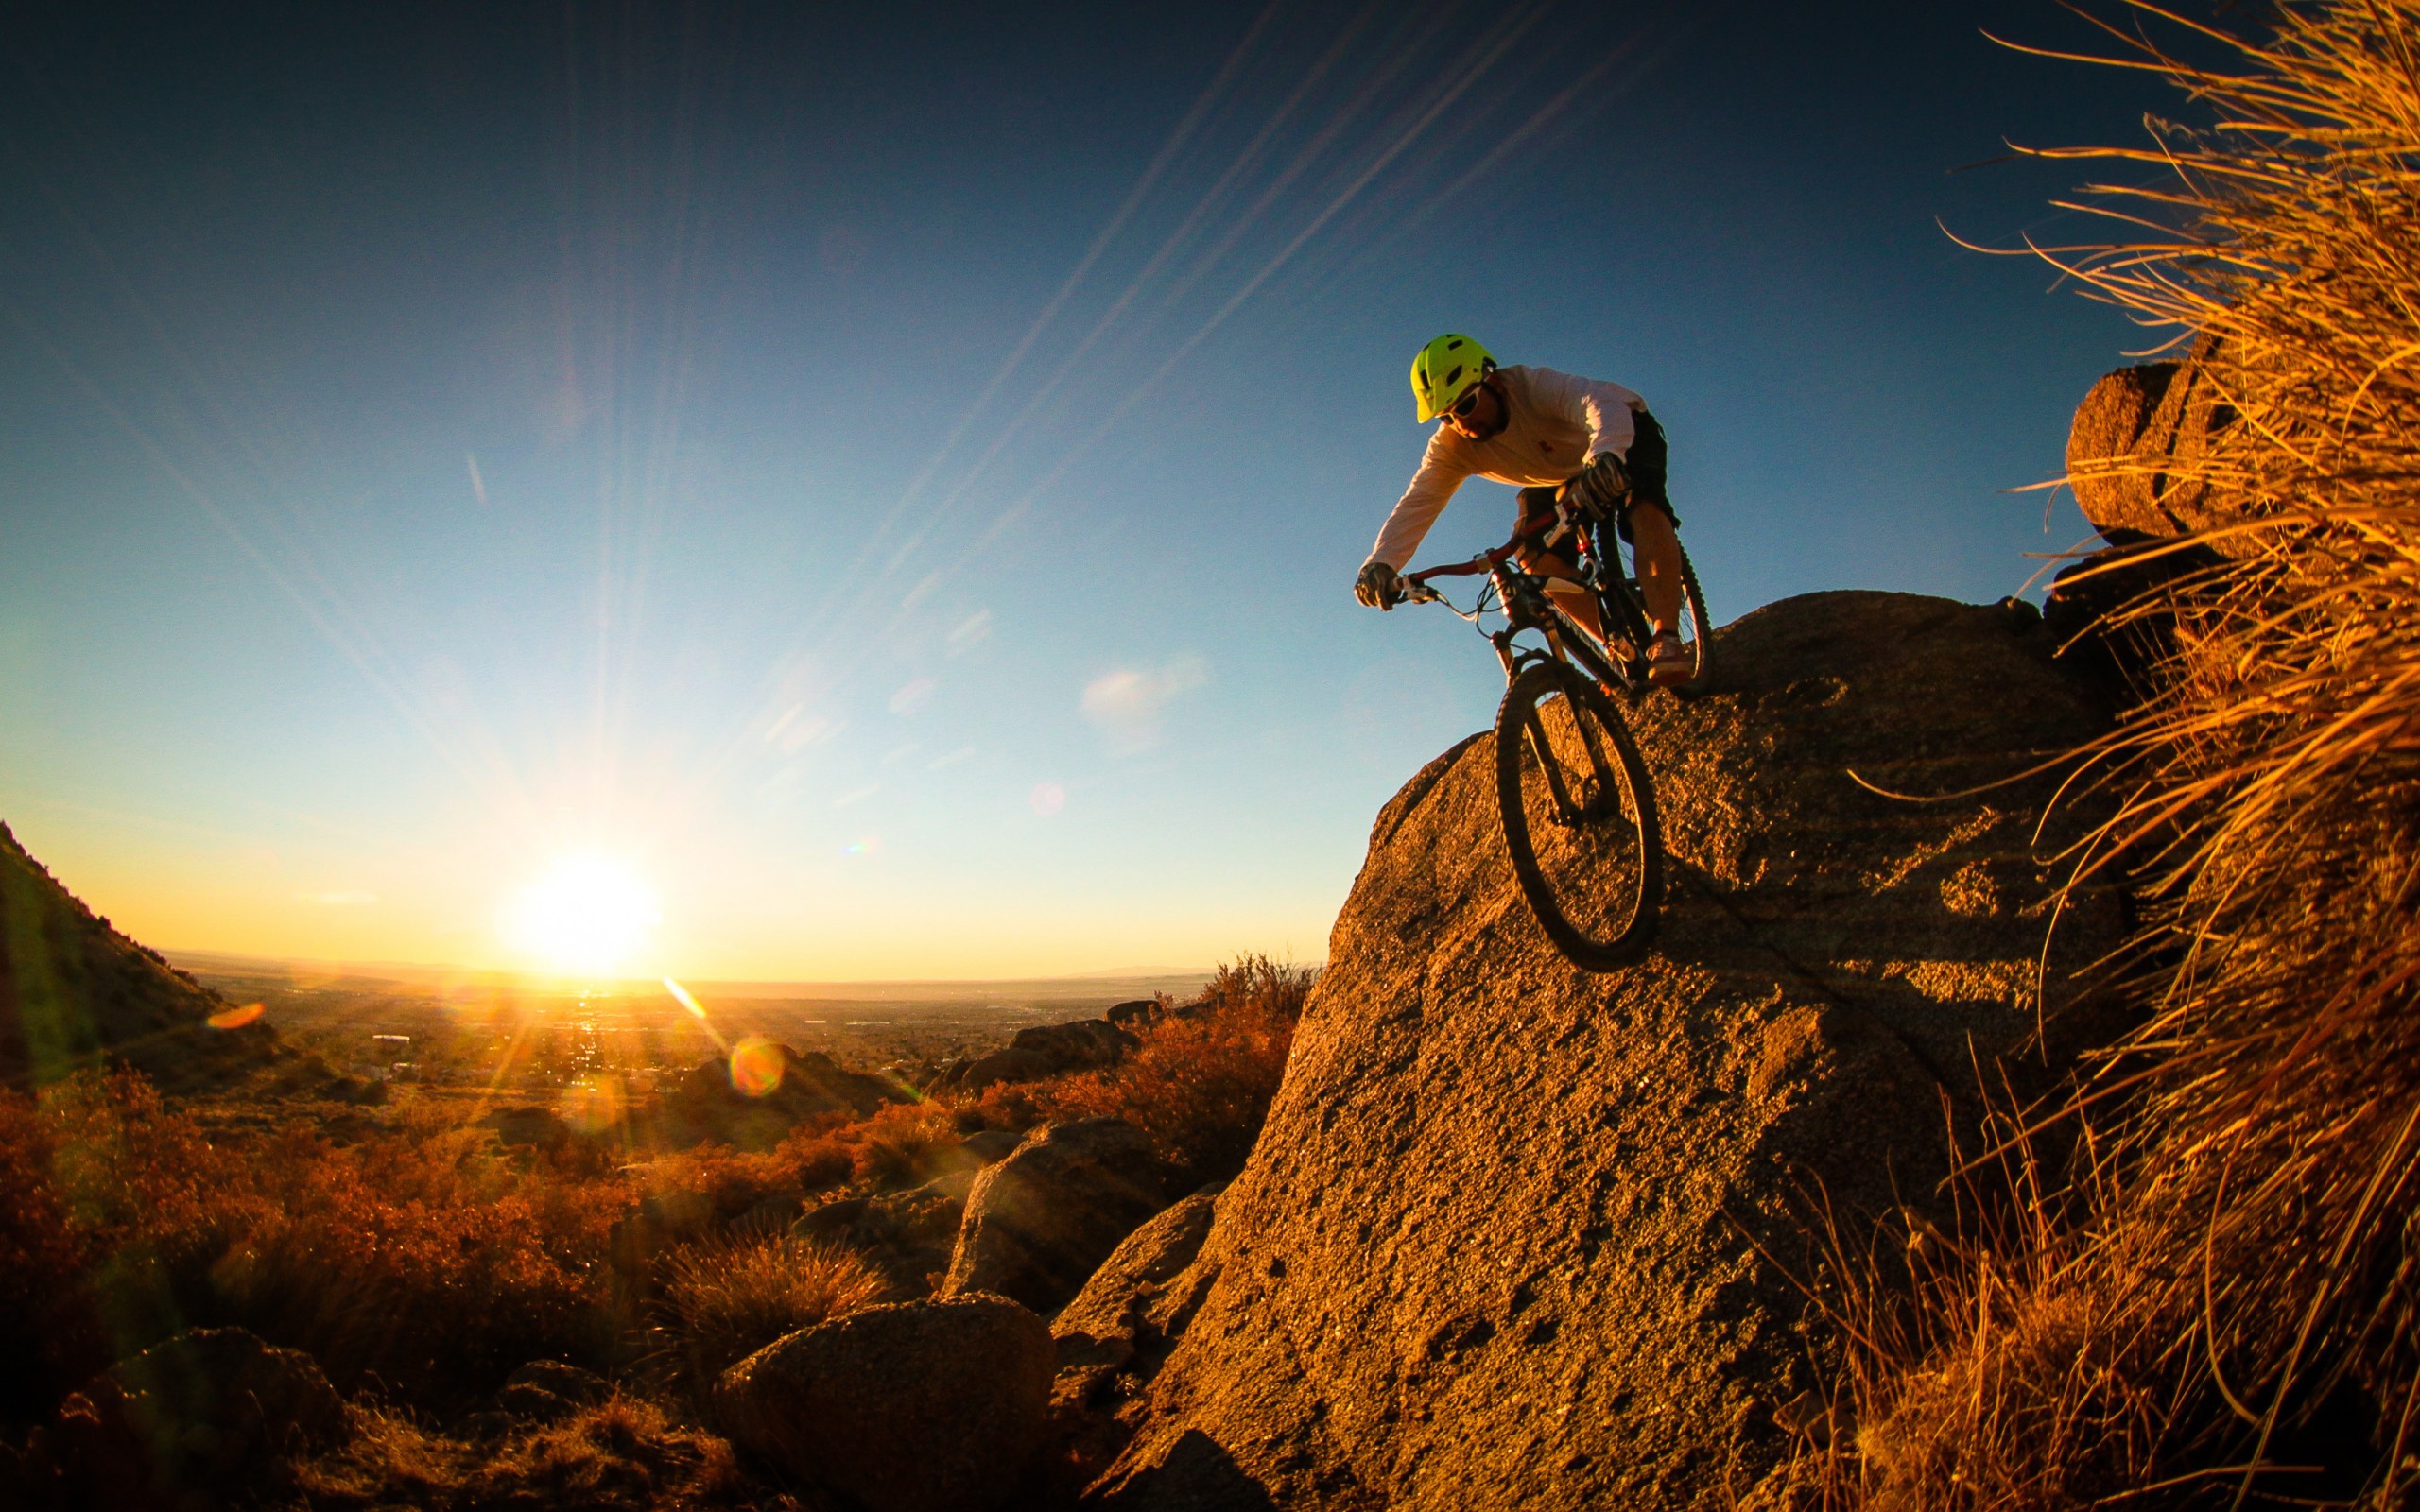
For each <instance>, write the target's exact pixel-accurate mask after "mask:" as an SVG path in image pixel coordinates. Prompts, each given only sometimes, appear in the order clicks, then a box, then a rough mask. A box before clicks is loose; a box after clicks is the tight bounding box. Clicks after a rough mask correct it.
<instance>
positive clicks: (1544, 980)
mask: <svg viewBox="0 0 2420 1512" xmlns="http://www.w3.org/2000/svg"><path fill="white" fill-rule="evenodd" d="M1715 649H1716V665H1717V667H1718V669H1719V670H1718V675H1717V676H1718V681H1717V685H1716V688H1715V690H1714V691H1713V692H1712V693H1711V694H1709V695H1708V696H1705V697H1703V698H1701V699H1698V700H1695V701H1692V702H1688V703H1683V702H1680V701H1678V700H1675V699H1673V698H1670V697H1668V696H1661V695H1657V696H1651V697H1649V698H1648V699H1646V700H1644V701H1642V702H1639V703H1636V704H1634V705H1631V706H1630V713H1631V719H1632V723H1633V726H1634V729H1635V730H1636V731H1637V732H1638V734H1639V737H1640V742H1641V746H1642V747H1643V749H1644V751H1645V754H1646V757H1647V761H1648V765H1649V768H1650V771H1651V774H1652V777H1653V780H1654V782H1655V784H1656V792H1657V798H1658V801H1659V802H1660V804H1661V805H1662V813H1663V826H1664V841H1665V846H1666V848H1667V851H1668V854H1669V857H1670V868H1669V869H1670V872H1671V873H1672V884H1671V886H1670V889H1669V896H1668V900H1667V902H1666V907H1665V913H1664V917H1663V923H1662V930H1661V934H1660V936H1659V938H1658V940H1657V942H1656V945H1655V946H1654V948H1653V949H1652V950H1651V952H1650V953H1649V954H1647V955H1646V957H1645V958H1643V959H1642V960H1641V961H1639V962H1638V963H1637V964H1636V965H1634V966H1633V967H1630V968H1628V969H1626V970H1623V971H1616V972H1611V973H1605V974H1593V973H1589V972H1585V971H1580V970H1578V969H1576V968H1574V967H1573V966H1571V965H1570V964H1569V963H1568V962H1566V961H1565V960H1564V959H1563V957H1562V956H1561V955H1560V954H1557V953H1556V951H1555V950H1554V948H1553V947H1552V946H1551V945H1550V944H1549V943H1548V941H1547V939H1546V937H1545V936H1544V934H1543V933H1542V932H1541V931H1540V929H1539V928H1538V925H1537V923H1536V920H1535V919H1533V918H1532V917H1531V915H1530V911H1529V909H1528V906H1527V904H1526V903H1525V902H1524V901H1523V899H1522V897H1521V894H1520V892H1519V890H1518V888H1517V885H1516V884H1515V882H1514V879H1513V872H1512V868H1511V866H1510V864H1509V862H1508V861H1507V860H1506V858H1505V852H1504V845H1503V841H1502V838H1501V833H1500V829H1499V823H1498V819H1497V816H1496V809H1495V787H1494V751H1493V748H1492V743H1491V738H1490V737H1488V736H1485V735H1481V736H1478V737H1474V738H1473V739H1472V740H1470V741H1467V742H1465V743H1463V744H1462V745H1461V746H1459V747H1455V748H1454V749H1452V750H1450V751H1448V752H1447V753H1445V754H1444V755H1443V756H1442V757H1440V758H1439V759H1438V760H1437V761H1435V762H1433V763H1431V764H1430V765H1429V766H1428V767H1427V768H1426V769H1425V770H1423V771H1422V772H1421V773H1420V774H1419V775H1418V776H1417V777H1416V778H1414V780H1413V781H1412V782H1411V783H1410V784H1409V786H1407V787H1406V788H1404V790H1403V791H1402V792H1401V793H1400V794H1399V795H1398V796H1397V797H1396V798H1395V799H1393V801H1392V802H1391V803H1390V804H1389V805H1388V806H1387V807H1386V809H1385V810H1384V811H1383V812H1382V813H1381V814H1380V816H1379V817H1378V821H1377V825H1376V828H1375V830H1374V833H1373V834H1372V837H1371V842H1370V851H1369V855H1368V859H1367V861H1366V862H1365V863H1364V865H1363V868H1362V870H1361V874H1360V877H1359V879H1358V880H1357V883H1356V884H1355V885H1354V889H1353V892H1352V894H1351V896H1350V898H1349V899H1348V901H1347V902H1346V903H1345V906H1344V909H1343V911H1342V913H1341V914H1340V916H1339V918H1338V919H1337V923H1336V927H1335V932H1334V934H1333V936H1332V937H1331V939H1330V942H1329V950H1328V966H1327V969H1326V971H1325V974H1324V975H1323V976H1322V978H1321V981H1320V983H1319V986H1318V988H1317V989H1316V991H1315V992H1314V993H1313V995H1312V997H1311V1000H1310V1003H1309V1005H1308V1006H1307V1008H1306V1010H1305V1015H1304V1018H1303V1021H1302V1025H1301V1028H1300V1030H1299V1031H1298V1033H1297V1036H1296V1039H1295V1041H1294V1050H1293V1057H1292V1059H1291V1061H1290V1063H1289V1064H1288V1068H1287V1073H1286V1080H1285V1084H1284V1086H1283V1088H1282V1089H1281V1090H1280V1091H1279V1093H1278V1096H1277V1099H1276V1103H1275V1105H1274V1107H1273V1108H1271V1113H1270V1118H1269V1122H1268V1125H1266V1127H1265V1128H1264V1130H1263V1132H1262V1134H1261V1136H1260V1139H1259V1142H1258V1143H1257V1144H1256V1145H1255V1147H1254V1149H1253V1155H1252V1159H1251V1160H1250V1162H1249V1164H1248V1165H1247V1167H1246V1169H1245V1170H1244V1172H1243V1174H1242V1175H1241V1176H1240V1177H1238V1178H1237V1179H1236V1181H1235V1183H1234V1184H1233V1185H1232V1186H1231V1187H1230V1188H1229V1189H1228V1190H1227V1191H1226V1192H1225V1193H1224V1194H1222V1195H1220V1196H1219V1199H1218V1202H1217V1206H1216V1217H1215V1220H1214V1222H1213V1224H1212V1226H1211V1229H1210V1232H1209V1234H1208V1236H1207V1238H1206V1239H1205V1240H1204V1241H1203V1243H1202V1246H1201V1252H1200V1254H1199V1255H1198V1256H1197V1257H1196V1259H1195V1260H1194V1262H1193V1264H1192V1266H1191V1268H1190V1269H1189V1270H1188V1272H1187V1273H1186V1274H1185V1275H1184V1276H1183V1277H1179V1278H1175V1279H1172V1280H1168V1281H1167V1282H1165V1283H1162V1285H1163V1288H1164V1290H1166V1291H1167V1292H1168V1293H1171V1294H1180V1295H1189V1294H1194V1293H1199V1294H1200V1296H1201V1300H1200V1303H1199V1307H1198V1309H1197V1310H1195V1311H1193V1312H1192V1313H1191V1315H1190V1317H1189V1320H1185V1319H1178V1318H1173V1317H1172V1318H1171V1319H1170V1322H1171V1323H1172V1324H1176V1323H1181V1324H1182V1337H1181V1338H1179V1339H1178V1341H1177V1342H1176V1344H1175V1346H1174V1349H1173V1352H1172V1353H1171V1354H1170V1355H1169V1356H1168V1358H1167V1362H1166V1364H1165V1366H1162V1367H1161V1368H1160V1369H1159V1370H1158V1372H1157V1374H1156V1376H1155V1378H1154V1379H1153V1381H1152V1383H1151V1385H1150V1395H1149V1399H1148V1405H1147V1407H1146V1409H1145V1410H1144V1411H1143V1412H1141V1413H1140V1414H1139V1415H1137V1416H1138V1417H1139V1422H1138V1424H1137V1432H1136V1434H1135V1436H1134V1437H1133V1438H1132V1441H1131V1442H1130V1443H1129V1444H1128V1445H1127V1447H1126V1449H1125V1451H1124V1452H1123V1453H1122V1454H1121V1455H1120V1457H1119V1458H1118V1460H1117V1461H1116V1463H1115V1465H1114V1466H1112V1467H1111V1468H1110V1469H1109V1470H1108V1471H1107V1472H1106V1473H1104V1474H1103V1475H1102V1476H1101V1477H1100V1478H1099V1479H1098V1481H1097V1482H1096V1483H1095V1484H1094V1486H1092V1488H1091V1489H1090V1490H1089V1491H1088V1492H1087V1498H1088V1500H1089V1501H1090V1502H1091V1503H1093V1504H1096V1505H1109V1506H1115V1507H1118V1508H1154V1509H1157V1508H1167V1509H1173V1508H1180V1507H1226V1506H1237V1507H1241V1506H1268V1505H1271V1504H1273V1505H1276V1506H1282V1507H1288V1508H1363V1507H1380V1506H1385V1507H1393V1508H1404V1509H1410V1508H1440V1509H1443V1508H1462V1507H1469V1506H1474V1505H1484V1506H1488V1507H1571V1508H1580V1507H1623V1508H1639V1509H1643V1508H1659V1507H1673V1508H1678V1507H1689V1506H1699V1505H1706V1504H1726V1503H1725V1501H1724V1498H1725V1497H1726V1496H1729V1495H1734V1494H1745V1493H1747V1492H1749V1491H1750V1490H1752V1489H1753V1487H1754V1486H1755V1483H1756V1481H1757V1480H1758V1479H1759V1477H1760V1476H1761V1475H1763V1474H1765V1473H1767V1472H1769V1471H1770V1469H1772V1466H1773V1465H1774V1464H1775V1463H1776V1462H1777V1460H1778V1459H1779V1457H1780V1456H1781V1454H1782V1453H1783V1452H1784V1449H1785V1447H1786V1438H1785V1433H1784V1430H1782V1429H1781V1428H1780V1427H1779V1426H1777V1425H1776V1424H1775V1423H1774V1422H1773V1420H1772V1411H1773V1408H1774V1407H1775V1406H1776V1405H1779V1404H1781V1403H1784V1402H1787V1401H1789V1400H1791V1399H1792V1398H1793V1397H1794V1396H1796V1395H1797V1393H1798V1392H1800V1391H1802V1390H1804V1389H1805V1388H1806V1386H1807V1385H1808V1384H1810V1383H1811V1380H1810V1378H1809V1377H1808V1375H1807V1373H1806V1372H1807V1368H1808V1366H1807V1362H1808V1361H1809V1359H1810V1358H1818V1359H1820V1358H1821V1357H1822V1355H1823V1353H1824V1351H1825V1350H1826V1349H1829V1348H1831V1347H1832V1345H1831V1343H1830V1341H1829V1338H1828V1335H1827V1334H1826V1333H1825V1332H1824V1326H1823V1324H1822V1322H1821V1319H1820V1317H1818V1316H1815V1315H1812V1314H1810V1313H1809V1311H1808V1309H1807V1307H1806V1304H1805V1301H1804V1298H1803V1295H1802V1294H1801V1292H1800V1291H1799V1289H1798V1285H1797V1283H1796V1280H1794V1279H1793V1274H1792V1271H1793V1269H1794V1270H1796V1272H1797V1274H1798V1275H1800V1276H1804V1275H1805V1274H1806V1271H1807V1269H1808V1268H1809V1267H1808V1266H1806V1265H1803V1264H1801V1263H1804V1262H1807V1261H1808V1260H1809V1258H1810V1257H1809V1249H1810V1246H1809V1244H1808V1241H1807V1238H1806V1230H1805V1229H1803V1228H1801V1227H1800V1225H1801V1223H1802V1222H1803V1220H1804V1217H1805V1214H1806V1208H1805V1206H1804V1204H1805V1203H1806V1201H1807V1199H1808V1197H1809V1195H1810V1194H1813V1193H1814V1192H1816V1191H1818V1190H1820V1191H1822V1192H1824V1193H1826V1194H1828V1196H1829V1200H1830V1202H1831V1204H1832V1207H1833V1209H1834V1211H1836V1212H1838V1213H1839V1214H1841V1216H1842V1218H1843V1220H1844V1221H1845V1222H1849V1223H1852V1224H1854V1223H1855V1222H1856V1221H1858V1215H1859V1214H1869V1215H1880V1214H1884V1213H1889V1212H1892V1211H1893V1210H1894V1209H1895V1208H1896V1207H1897V1206H1898V1205H1900V1204H1902V1203H1908V1202H1912V1203H1915V1204H1918V1205H1921V1204H1923V1203H1925V1202H1926V1201H1927V1199H1928V1198H1929V1196H1930V1194H1932V1193H1933V1192H1934V1191H1935V1186H1936V1182H1937V1180H1938V1178H1939V1177H1941V1176H1942V1175H1943V1174H1944V1171H1945V1165H1946V1159H1947V1157H1946V1136H1945V1130H1944V1116H1943V1097H1944V1094H1945V1093H1947V1094H1948V1095H1949V1096H1950V1097H1951V1098H1952V1099H1953V1100H1955V1099H1959V1098H1962V1097H1963V1096H1964V1095H1965V1094H1966V1092H1967V1091H1968V1090H1971V1089H1972V1087H1973V1086H1974V1079H1973V1078H1974V1068H1975V1066H1976V1065H1977V1064H1978V1063H1980V1064H1982V1065H1984V1066H1989V1065H1990V1064H1991V1063H1992V1062H1993V1061H1994V1059H1995V1058H1996V1057H2003V1056H2014V1055H2016V1054H2017V1053H2018V1052H2019V1051H2020V1050H2021V1048H2022V1047H2023V1046H2024V1045H2025V1044H2026V1043H2027V1041H2028V1040H2029V1038H2030V1037H2031V1035H2032V1034H2033V1032H2034V1030H2035V1027H2036V1023H2037V1013H2041V1014H2043V1015H2044V1016H2045V1017H2046V1018H2047V1019H2048V1022H2052V1023H2056V1022H2059V1015H2060V1014H2061V1012H2062V1011H2063V1010H2065V1008H2066V998H2067V996H2068V995H2069V994H2070V993H2071V992H2072V991H2073V986H2072V980H2071V978H2070V977H2069V975H2068V971H2069V963H2081V962H2083V961H2089V960H2092V959H2096V958H2098V956H2099V955H2100V954H2101V953H2102V952H2103V951H2104V950H2105V949H2106V948H2107V947H2108V946H2109V945H2110V944H2112V943H2113V942H2114V941H2115V939H2116V937H2117V930H2118V926H2119V922H2120V920H2119V917H2118V905H2117V902H2116V901H2115V900H2114V899H2112V898H2105V897H2097V896H2086V897H2080V898H2078V899H2075V900H2073V901H2071V902H2070V903H2069V904H2068V906H2067V909H2066V914H2065V916H2064V917H2063V919H2062V921H2061V923H2060V925H2059V928H2058V930H2057V931H2056V932H2055V934H2053V935H2052V936H2051V939H2052V946H2051V951H2050V957H2051V958H2050V965H2049V968H2048V971H2047V973H2046V972H2045V971H2042V970H2041V966H2040V962H2041V959H2042V957H2043V954H2044V948H2045V936H2046V933H2048V916H2049V913H2050V906H2049V905H2050V898H2051V894H2052V892H2053V890H2054V889H2053V887H2052V885H2051V883H2050V881H2049V880H2048V877H2047V875H2046V872H2047V871H2048V866H2047V864H2046V863H2045V862H2043V861H2038V860H2037V859H2036V849H2035V842H2034V825H2035V820H2036V817H2037V815H2038V812H2039V810H2040V806H2041V804H2042V802H2043V801H2044V799H2046V797H2047V785H2046V784H2047V783H2048V782H2050V781H2053V779H2040V780H2034V781H2030V782H2020V783H2018V784H2016V785H2014V786H2010V787H2001V788H1997V789H1994V790H1992V791H1990V792H1988V793H1985V794H1983V795H1982V796H1981V797H1979V798H1975V799H1962V800H1957V801H1949V802H1940V803H1922V804H1920V803H1912V802H1907V801H1902V800H1897V799H1891V798H1886V797H1883V796H1880V795H1878V794H1877V793H1876V792H1875V791H1873V790H1872V789H1871V788H1869V787H1868V786H1866V785H1863V784H1861V783H1860V782H1858V780H1857V778H1862V779H1864V781H1865V782H1870V783H1873V784H1875V785H1876V786H1878V787H1881V788H1885V789H1893V790H1897V791H1901V792H1913V793H1932V794H1939V793H1947V792H1952V791H1958V790H1963V789H1967V788H1971V787H1974V786H1976V785H1977V784H1979V783H1981V782H1989V781H1991V780H1994V779H1998V778H2004V777H2008V776H2010V775H2012V774H2014V773H2016V772H2019V771H2021V770H2022V769H2024V768H2025V767H2027V766H2028V765H2031V764H2032V761H2033V760H2034V754H2033V753H2036V752H2041V751H2046V750H2047V751H2056V750H2060V749H2064V748H2066V747H2070V746H2072V745H2073V744H2074V743H2076V742H2078V741H2080V740H2082V739H2083V738H2086V737H2088V736H2090V735H2092V734H2093V733H2095V732H2096V731H2097V730H2100V728H2101V727H2102V720H2103V717H2104V716H2103V715H2102V713H2101V712H2100V710H2099V709H2098V708H2097V707H2096V706H2095V705H2094V704H2093V703H2092V702H2091V701H2090V699H2089V698H2088V697H2087V696H2084V695H2083V694H2081V693H2080V692H2079V691H2078V686H2077V684H2075V683H2074V682H2073V681H2072V680H2071V679H2067V678H2066V676H2065V675H2064V674H2063V673H2062V672H2060V671H2059V670H2057V668H2056V667H2055V666H2054V665H2053V663H2052V662H2051V660H2050V654H2049V653H2050V644H2049V637H2048V633H2047V632H2046V631H2045V630H2044V629H2043V627H2041V624H2040V622H2039V619H2038V617H2036V616H2034V615H2033V614H2032V613H2031V610H2025V609H2023V607H2022V606H2007V607H2003V606H1988V607H1974V606H1968V605H1962V604H1956V603H1950V602H1947V601H1945V600H1940V599H1932V598H1921V597H1914V596H1910V595H1905V594H1889V593H1822V594H1815V595H1810V596H1807V597H1804V598H1798V599H1791V600H1787V601H1784V602H1782V603H1779V604H1774V605H1772V606H1769V607H1767V608H1765V609H1763V610H1758V611H1757V612H1755V613H1754V614H1751V615H1749V616H1747V617H1746V618H1745V619H1742V620H1740V621H1739V622H1737V624H1734V625H1732V626H1730V627H1727V628H1726V629H1724V630H1723V631H1722V632H1721V633H1720V635H1719V636H1718V638H1717V641H1716V647H1715ZM1474 660H1475V661H1477V660H1478V659H1476V658H1475V659H1474ZM1852 772H1854V773H1856V774H1857V777H1856V778H1853V777H1852V776H1851V773H1852ZM2054 843H2055V837H2054V838H2053V840H2052V841H2051V842H2046V843H2045V845H2044V847H2043V850H2042V854H2043V855H2044V856H2047V855H2048V851H2049V848H2050V846H2051V845H2052V844H2054ZM2045 981H2047V982H2048V984H2049V985H2050V987H2051V988H2052V989H2053V992H2052V1001H2050V1002H2049V1003H2048V1004H2045V1003H2043V1002H2042V1001H2041V998H2040V993H2039V985H2040V984H2041V983H2043V982H2045ZM1752 1240H1753V1241H1754V1242H1753V1243H1752ZM1852 1242H1854V1240H1852ZM1759 1245H1761V1246H1763V1247H1762V1250H1761V1251H1760V1249H1759V1248H1758V1246H1759ZM1768 1255H1771V1256H1774V1257H1783V1258H1784V1260H1786V1261H1788V1262H1789V1265H1788V1266H1786V1265H1785V1263H1784V1262H1783V1260H1776V1259H1772V1258H1768Z"/></svg>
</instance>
